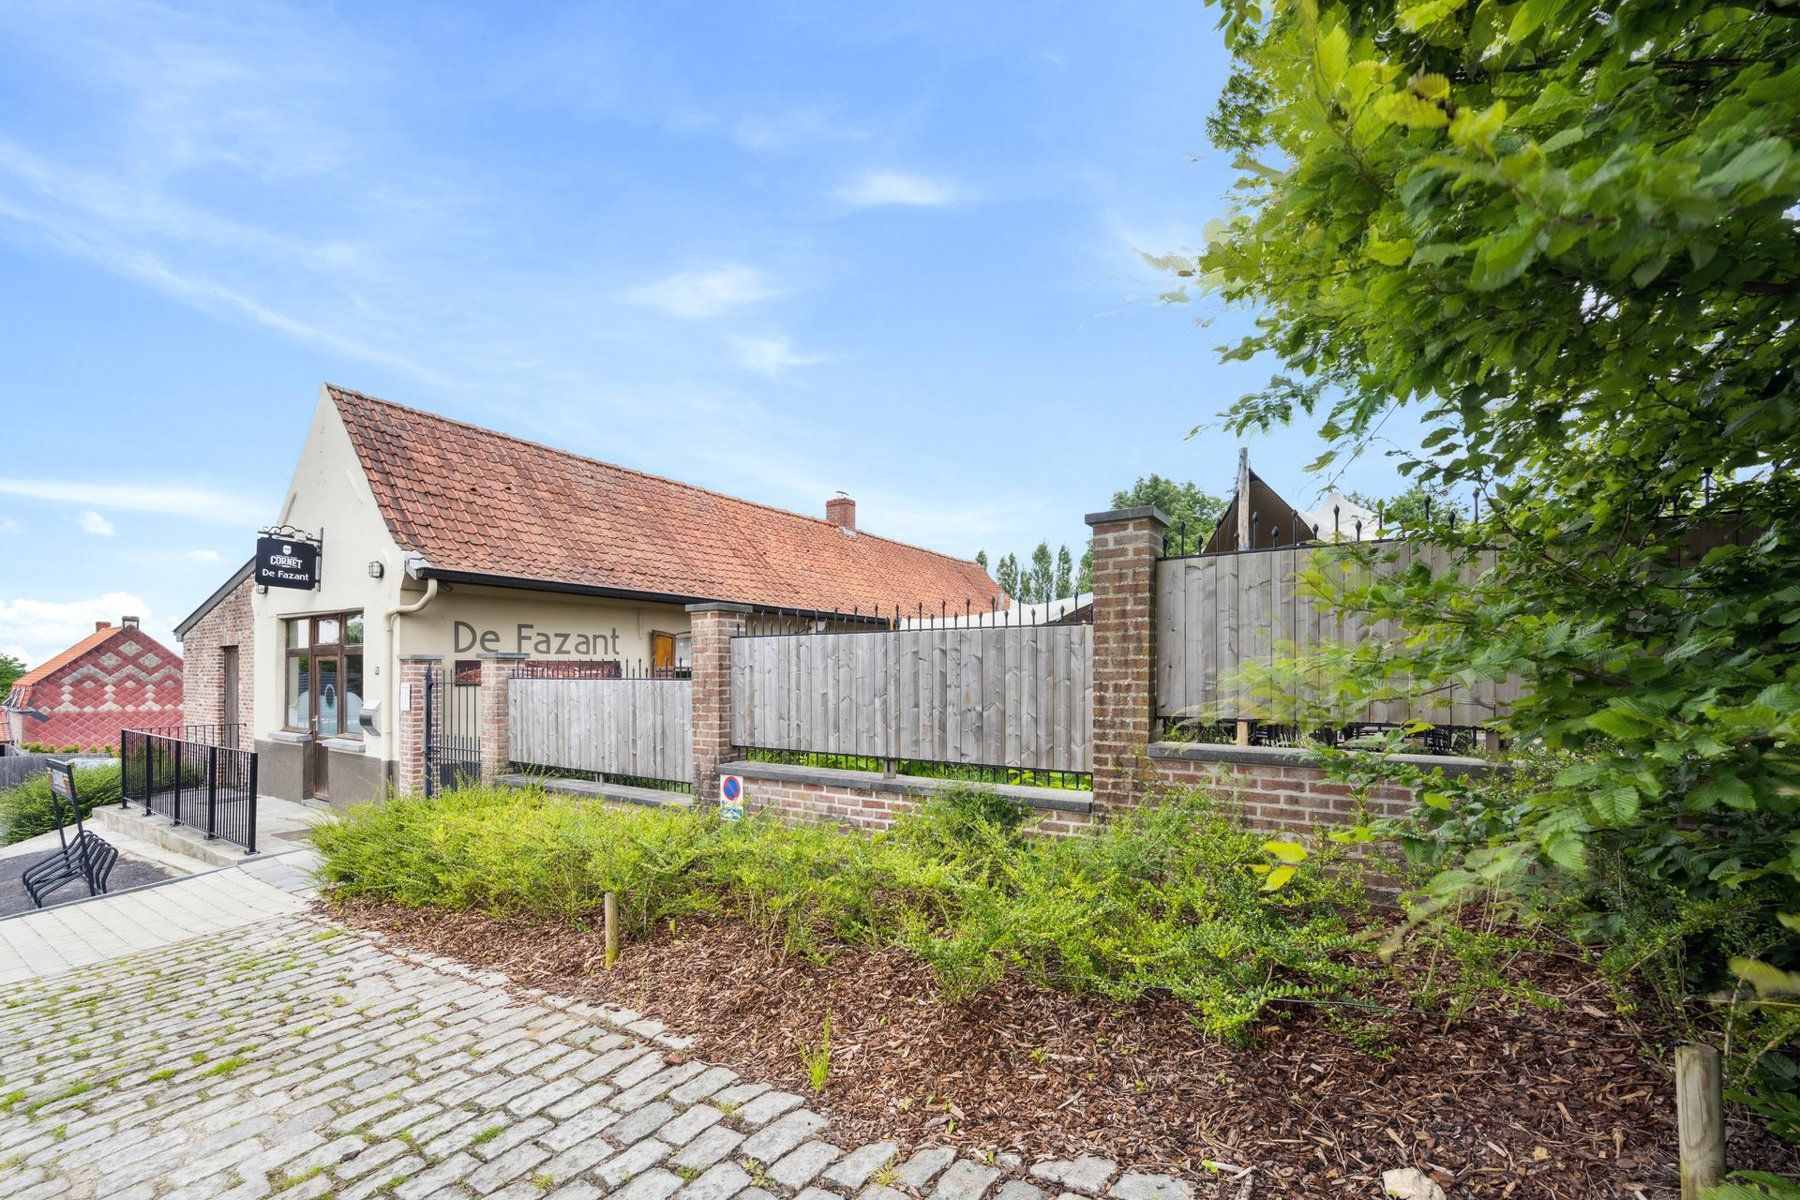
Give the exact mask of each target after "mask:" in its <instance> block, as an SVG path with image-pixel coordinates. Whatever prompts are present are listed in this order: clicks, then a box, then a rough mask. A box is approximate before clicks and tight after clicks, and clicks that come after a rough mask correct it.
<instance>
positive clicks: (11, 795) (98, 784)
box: [0, 767, 120, 845]
mask: <svg viewBox="0 0 1800 1200" xmlns="http://www.w3.org/2000/svg"><path fill="white" fill-rule="evenodd" d="M119 795H120V789H119V768H117V767H77V768H75V798H76V800H77V801H78V802H79V803H80V805H81V815H82V816H83V817H86V816H87V815H88V814H89V813H91V812H93V811H94V806H95V805H97V804H117V803H118V802H119ZM64 819H65V820H68V819H70V818H68V816H67V815H66V814H65V818H64ZM55 828H56V822H55V819H54V818H53V817H52V815H51V808H50V777H49V775H48V774H46V773H44V772H39V773H38V774H36V775H34V776H32V777H31V778H30V779H28V780H26V781H25V782H24V783H21V784H20V785H18V786H17V787H15V788H12V789H10V790H8V791H5V792H0V845H11V844H12V843H13V842H22V841H24V840H25V839H26V838H28V837H36V836H37V835H38V834H40V833H48V832H50V831H51V830H52V829H55Z"/></svg>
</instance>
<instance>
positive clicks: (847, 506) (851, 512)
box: [825, 492, 856, 533]
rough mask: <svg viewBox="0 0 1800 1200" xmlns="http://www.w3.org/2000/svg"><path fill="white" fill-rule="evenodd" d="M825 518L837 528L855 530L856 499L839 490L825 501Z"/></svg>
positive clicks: (853, 531)
mask: <svg viewBox="0 0 1800 1200" xmlns="http://www.w3.org/2000/svg"><path fill="white" fill-rule="evenodd" d="M825 519H826V520H827V521H830V522H831V523H832V524H833V525H836V526H837V527H838V528H839V529H847V530H849V531H850V532H851V533H855V532H856V501H854V500H852V499H851V498H850V497H849V496H846V495H845V494H844V493H843V492H839V493H838V494H837V495H835V496H833V497H832V498H831V499H829V500H827V501H826V502H825Z"/></svg>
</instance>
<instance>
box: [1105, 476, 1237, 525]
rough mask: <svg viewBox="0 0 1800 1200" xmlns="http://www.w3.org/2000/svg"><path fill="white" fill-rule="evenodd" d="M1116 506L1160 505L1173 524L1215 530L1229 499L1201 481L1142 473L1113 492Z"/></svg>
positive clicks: (1149, 506)
mask: <svg viewBox="0 0 1800 1200" xmlns="http://www.w3.org/2000/svg"><path fill="white" fill-rule="evenodd" d="M1112 502H1113V507H1114V508H1151V507H1154V508H1160V509H1162V511H1163V513H1164V515H1166V516H1167V517H1168V518H1169V521H1170V522H1171V524H1173V525H1175V526H1178V527H1180V528H1183V529H1186V530H1187V531H1188V532H1189V533H1190V534H1200V535H1201V540H1202V541H1204V540H1205V534H1208V533H1211V532H1212V529H1213V526H1215V525H1217V524H1218V523H1219V518H1220V517H1221V516H1223V515H1224V513H1225V501H1224V500H1223V499H1221V498H1220V497H1218V496H1215V495H1213V494H1212V493H1211V492H1208V491H1207V490H1206V489H1205V488H1203V487H1201V486H1200V485H1199V484H1197V483H1193V482H1188V483H1177V482H1176V481H1175V480H1173V479H1164V478H1163V477H1162V476H1161V475H1157V474H1150V475H1145V476H1143V477H1141V478H1140V479H1139V480H1138V481H1137V482H1136V483H1134V484H1132V485H1131V486H1130V487H1128V488H1126V489H1125V490H1124V491H1119V492H1114V493H1113V498H1112Z"/></svg>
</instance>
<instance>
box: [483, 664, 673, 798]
mask: <svg viewBox="0 0 1800 1200" xmlns="http://www.w3.org/2000/svg"><path fill="white" fill-rule="evenodd" d="M507 688H508V695H507V704H508V711H507V721H508V730H507V732H508V735H509V737H510V739H511V746H512V758H513V761H514V762H518V763H528V764H530V765H532V766H539V767H554V768H557V769H560V770H568V771H597V772H599V773H601V774H604V775H629V776H636V777H638V778H641V779H663V780H672V781H686V780H690V779H692V778H693V777H694V747H693V737H692V733H691V731H692V728H693V693H694V685H693V681H692V680H688V679H513V680H509V681H508V683H507Z"/></svg>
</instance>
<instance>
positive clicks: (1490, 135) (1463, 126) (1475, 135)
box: [1450, 100, 1506, 150]
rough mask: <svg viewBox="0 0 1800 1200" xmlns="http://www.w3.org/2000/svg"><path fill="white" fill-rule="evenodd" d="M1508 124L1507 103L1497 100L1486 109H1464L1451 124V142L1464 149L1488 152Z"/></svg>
mask: <svg viewBox="0 0 1800 1200" xmlns="http://www.w3.org/2000/svg"><path fill="white" fill-rule="evenodd" d="M1505 124H1506V101H1504V100H1496V101H1494V102H1493V103H1492V104H1490V105H1488V106H1487V107H1486V108H1464V109H1461V110H1460V111H1458V112H1457V114H1456V119H1455V120H1453V121H1451V122H1450V140H1451V141H1452V142H1455V143H1456V144H1457V145H1458V146H1461V147H1463V148H1464V149H1471V150H1487V149H1488V148H1489V147H1491V146H1492V145H1493V144H1494V138H1495V136H1496V135H1497V134H1499V132H1500V130H1501V128H1502V127H1503V126H1504V125H1505Z"/></svg>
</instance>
